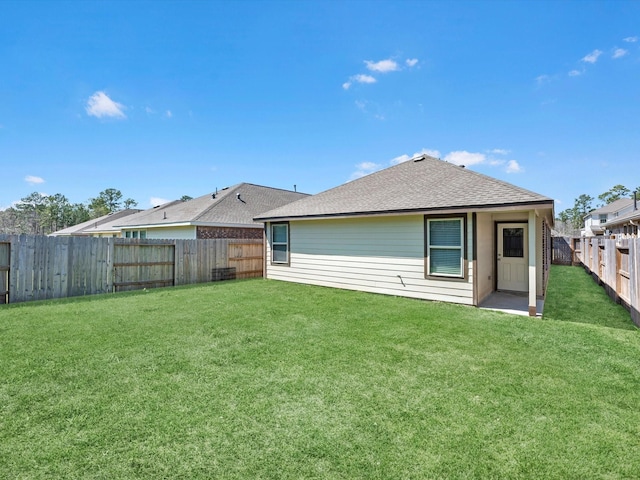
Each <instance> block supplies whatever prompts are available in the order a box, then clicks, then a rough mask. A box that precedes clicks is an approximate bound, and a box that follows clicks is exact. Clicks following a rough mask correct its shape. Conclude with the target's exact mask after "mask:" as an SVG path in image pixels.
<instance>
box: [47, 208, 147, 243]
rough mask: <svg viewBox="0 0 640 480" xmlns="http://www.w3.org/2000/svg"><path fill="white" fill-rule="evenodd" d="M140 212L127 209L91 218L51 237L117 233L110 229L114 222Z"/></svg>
mask: <svg viewBox="0 0 640 480" xmlns="http://www.w3.org/2000/svg"><path fill="white" fill-rule="evenodd" d="M140 211H141V210H140V209H137V208H127V209H124V210H120V211H118V212H113V213H109V214H108V215H103V216H102V217H98V218H93V219H91V220H87V221H86V222H82V223H78V224H77V225H73V226H71V227H67V228H63V229H62V230H58V231H55V232H53V233H51V236H53V237H62V236H69V235H92V234H94V233H98V232H100V233H102V232H108V231H112V230H113V231H114V232H117V231H118V230H117V229H115V230H114V229H113V228H112V226H113V222H114V221H122V218H124V217H127V216H129V215H133V214H136V213H138V212H140Z"/></svg>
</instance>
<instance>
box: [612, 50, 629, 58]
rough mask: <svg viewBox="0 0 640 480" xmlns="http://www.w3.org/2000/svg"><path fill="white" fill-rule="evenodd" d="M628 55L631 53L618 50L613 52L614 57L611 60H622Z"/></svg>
mask: <svg viewBox="0 0 640 480" xmlns="http://www.w3.org/2000/svg"><path fill="white" fill-rule="evenodd" d="M627 53H629V52H628V51H627V50H625V49H624V48H616V49H615V50H614V51H613V55H612V56H611V58H622V57H624V56H625V55H626V54H627Z"/></svg>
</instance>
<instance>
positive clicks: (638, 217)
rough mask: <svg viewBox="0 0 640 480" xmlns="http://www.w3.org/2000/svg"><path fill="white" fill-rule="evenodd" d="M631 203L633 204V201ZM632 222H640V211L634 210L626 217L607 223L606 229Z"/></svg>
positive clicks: (622, 216)
mask: <svg viewBox="0 0 640 480" xmlns="http://www.w3.org/2000/svg"><path fill="white" fill-rule="evenodd" d="M631 202H633V200H631ZM630 221H636V222H637V221H640V210H632V211H631V212H629V213H627V214H625V215H621V216H619V217H616V218H614V219H611V220H609V221H608V222H607V223H605V224H604V226H605V227H606V228H609V227H613V226H615V225H623V224H625V223H629V222H630ZM591 229H592V230H593V227H591Z"/></svg>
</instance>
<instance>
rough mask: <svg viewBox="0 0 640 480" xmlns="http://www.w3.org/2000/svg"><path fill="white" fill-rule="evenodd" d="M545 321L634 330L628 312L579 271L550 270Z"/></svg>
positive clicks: (591, 279) (559, 267)
mask: <svg viewBox="0 0 640 480" xmlns="http://www.w3.org/2000/svg"><path fill="white" fill-rule="evenodd" d="M544 318H545V319H548V320H559V321H564V322H579V323H591V324H595V325H602V326H605V327H611V328H622V329H627V330H635V329H636V327H635V325H634V324H633V322H632V321H631V316H630V315H629V312H628V311H627V310H625V309H624V307H622V306H621V305H618V304H616V303H615V302H614V301H613V300H611V298H609V296H608V295H607V292H605V290H604V288H602V287H601V286H600V285H598V284H597V283H596V282H595V281H594V280H593V278H592V277H591V275H589V274H588V273H587V272H586V271H585V270H584V268H582V267H568V266H562V265H552V266H551V274H550V276H549V288H548V293H547V298H546V300H545V303H544Z"/></svg>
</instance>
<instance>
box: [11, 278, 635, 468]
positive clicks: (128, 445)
mask: <svg viewBox="0 0 640 480" xmlns="http://www.w3.org/2000/svg"><path fill="white" fill-rule="evenodd" d="M552 275H558V273H557V270H556V269H554V271H553V272H552ZM639 358H640V337H639V334H638V331H637V330H624V329H620V328H608V327H605V326H602V325H595V324H584V323H575V322H571V321H549V320H545V319H543V320H540V319H530V318H528V317H517V316H511V315H507V314H502V313H497V312H490V311H484V310H478V309H475V308H471V307H463V306H457V305H450V304H442V303H430V302H422V301H417V300H410V299H402V298H395V297H388V296H381V295H372V294H366V293H361V292H348V291H341V290H332V289H326V288H320V287H311V286H304V285H295V284H288V283H282V282H276V281H267V280H261V279H259V280H250V281H238V282H222V283H217V284H206V285H200V286H194V287H187V288H173V289H158V290H153V291H149V292H136V293H127V294H117V295H111V296H100V297H90V298H82V299H70V300H63V301H56V302H46V303H43V302H39V303H32V304H17V305H9V306H3V307H2V308H0V372H1V375H0V478H12V479H18V478H25V479H26V478H29V479H31V478H83V479H85V478H104V479H118V478H145V479H146V478H188V479H191V478H238V479H246V478H251V479H253V478H263V479H266V478H277V479H300V478H322V479H326V478H340V479H358V478H362V479H371V478H373V479H396V478H397V479H400V478H407V479H408V478H429V479H438V478H442V479H451V478H454V479H457V478H478V479H486V478H496V479H506V478H509V479H517V478H526V479H535V478H540V479H553V478H576V479H578V478H579V479H583V478H603V479H604V478H607V479H609V478H616V479H617V478H637V476H638V472H640V408H638V406H639V405H640V388H638V386H639V385H640V368H638V359H639Z"/></svg>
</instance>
